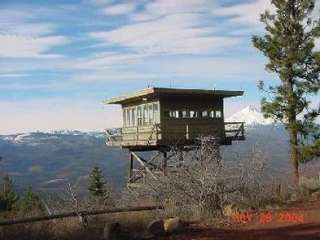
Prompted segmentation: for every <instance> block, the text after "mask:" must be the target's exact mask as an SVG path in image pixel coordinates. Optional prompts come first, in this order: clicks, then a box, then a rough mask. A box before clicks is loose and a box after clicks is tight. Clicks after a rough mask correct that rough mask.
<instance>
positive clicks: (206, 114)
mask: <svg viewBox="0 0 320 240" xmlns="http://www.w3.org/2000/svg"><path fill="white" fill-rule="evenodd" d="M165 116H166V117H169V118H221V117H222V113H221V111H220V110H203V111H194V110H182V111H181V110H174V111H165Z"/></svg>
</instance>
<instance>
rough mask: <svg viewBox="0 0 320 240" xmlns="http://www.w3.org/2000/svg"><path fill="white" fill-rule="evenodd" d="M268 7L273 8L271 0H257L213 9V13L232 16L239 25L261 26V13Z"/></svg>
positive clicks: (232, 20)
mask: <svg viewBox="0 0 320 240" xmlns="http://www.w3.org/2000/svg"><path fill="white" fill-rule="evenodd" d="M267 9H269V10H272V5H271V1H270V0H256V1H253V2H250V3H242V4H237V5H232V6H230V7H221V8H217V9H215V10H213V14H215V15H219V16H226V17H230V18H231V19H230V21H231V22H233V23H236V24H238V25H239V24H244V25H249V26H259V25H260V14H261V13H263V12H264V11H265V10H267Z"/></svg>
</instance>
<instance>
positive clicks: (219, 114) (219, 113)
mask: <svg viewBox="0 0 320 240" xmlns="http://www.w3.org/2000/svg"><path fill="white" fill-rule="evenodd" d="M221 117H222V114H221V111H220V110H217V111H216V118H221Z"/></svg>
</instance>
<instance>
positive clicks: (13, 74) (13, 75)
mask: <svg viewBox="0 0 320 240" xmlns="http://www.w3.org/2000/svg"><path fill="white" fill-rule="evenodd" d="M29 75H30V74H26V73H5V74H1V73H0V78H16V77H27V76H29Z"/></svg>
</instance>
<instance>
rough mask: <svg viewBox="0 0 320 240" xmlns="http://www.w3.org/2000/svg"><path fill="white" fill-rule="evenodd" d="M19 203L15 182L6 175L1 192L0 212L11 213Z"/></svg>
mask: <svg viewBox="0 0 320 240" xmlns="http://www.w3.org/2000/svg"><path fill="white" fill-rule="evenodd" d="M17 201H18V195H17V193H16V192H15V191H14V188H13V182H12V180H11V178H10V177H9V175H5V176H4V178H3V182H2V189H1V192H0V210H7V211H10V210H11V209H12V208H13V206H14V204H15V203H16V202H17Z"/></svg>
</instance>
